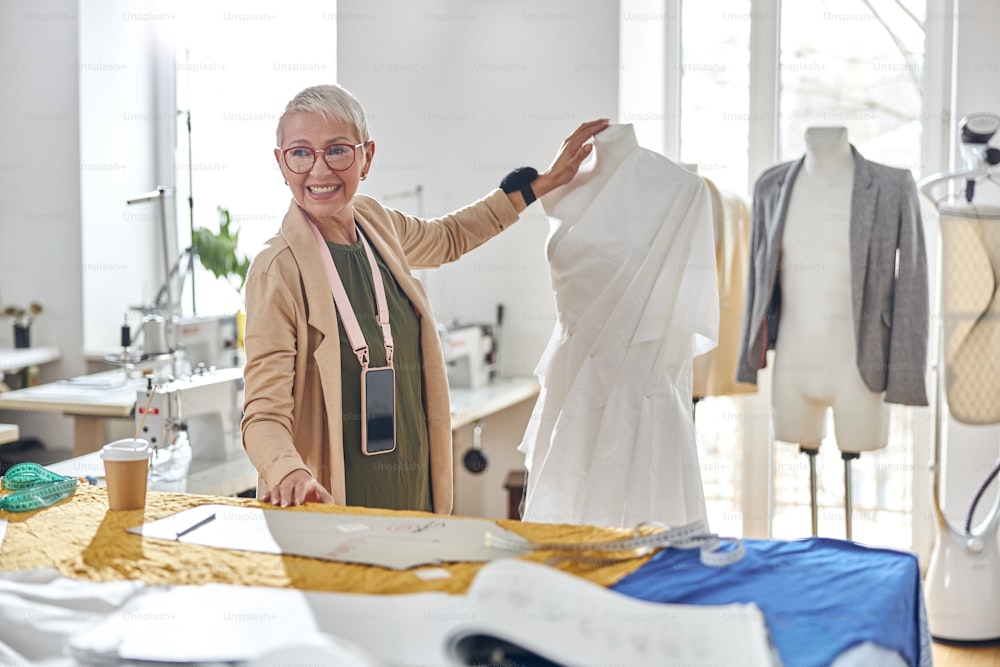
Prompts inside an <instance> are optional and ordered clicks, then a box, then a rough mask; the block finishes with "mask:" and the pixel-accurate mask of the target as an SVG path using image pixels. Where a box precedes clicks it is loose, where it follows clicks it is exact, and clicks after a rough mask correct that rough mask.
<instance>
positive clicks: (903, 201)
mask: <svg viewBox="0 0 1000 667" xmlns="http://www.w3.org/2000/svg"><path fill="white" fill-rule="evenodd" d="M851 150H852V151H853V153H854V189H853V192H852V195H851V226H850V229H851V232H850V233H851V240H850V245H851V293H852V302H853V305H854V333H855V340H856V341H857V346H858V353H857V362H858V370H859V371H860V373H861V379H862V380H864V383H865V384H866V385H867V386H868V388H869V389H871V390H872V391H875V392H883V391H884V392H885V401H886V402H887V403H901V404H904V405H927V389H926V386H925V381H924V375H925V371H926V365H927V332H928V328H929V323H928V297H927V257H926V252H925V249H924V233H923V223H922V221H921V219H920V205H919V201H918V199H917V187H916V184H915V183H914V182H913V177H912V176H911V175H910V172H909V171H906V170H903V169H895V168H893V167H887V166H885V165H881V164H878V163H875V162H870V161H868V160H866V159H865V158H863V157H862V156H861V154H860V153H858V151H857V150H856V149H855V148H854V147H853V146H852V147H851ZM804 160H805V158H801V159H799V160H795V161H792V162H783V163H781V164H778V165H775V166H773V167H771V168H770V169H768V170H767V171H765V172H764V173H763V174H762V175H761V177H760V178H759V179H757V183H756V185H755V186H754V197H753V213H752V218H751V223H750V224H751V232H750V267H749V270H748V273H747V282H746V289H747V292H746V302H745V305H744V311H743V326H742V332H741V335H740V354H739V365H738V367H737V371H736V379H737V380H739V381H741V382H751V383H754V384H756V382H757V371H758V370H759V369H761V368H763V367H764V366H765V352H766V350H770V349H774V345H775V342H776V341H777V339H778V323H779V321H780V319H781V275H780V274H781V271H780V267H781V244H782V234H783V233H784V230H785V216H786V215H787V214H788V202H789V201H790V199H791V193H792V187H793V186H794V184H795V177H796V176H797V175H798V173H799V169H800V168H801V167H802V163H803V162H804ZM897 253H898V256H897ZM897 261H898V264H897ZM765 345H766V348H765Z"/></svg>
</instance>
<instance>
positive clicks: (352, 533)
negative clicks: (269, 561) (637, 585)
mask: <svg viewBox="0 0 1000 667" xmlns="http://www.w3.org/2000/svg"><path fill="white" fill-rule="evenodd" d="M213 516H214V518H210V517H213ZM199 524H201V525H199ZM195 526H197V527H195ZM128 530H129V532H132V533H136V534H138V535H142V536H143V537H150V538H156V539H163V540H171V541H180V542H187V543H190V544H201V545H204V546H210V547H218V548H221V549H235V550H237V551H257V552H261V553H272V554H286V555H290V556H308V557H311V558H319V559H322V560H336V561H343V562H348V563H360V564H364V565H379V566H382V567H388V568H392V569H396V570H405V569H408V568H411V567H416V566H418V565H430V564H437V563H444V562H457V561H480V562H482V561H490V560H494V559H496V558H509V557H510V556H512V555H516V553H517V552H511V551H508V550H505V549H498V548H494V547H488V546H486V533H487V532H489V533H492V534H494V535H498V536H501V537H503V538H505V539H508V540H513V541H515V542H522V543H524V544H527V540H525V539H524V538H523V537H521V536H519V535H517V534H515V533H512V532H510V531H508V530H504V529H502V528H500V527H499V526H497V524H496V523H494V522H493V521H490V520H485V519H453V518H444V517H442V518H437V517H426V518H425V517H388V516H364V515H355V514H325V513H317V512H293V511H288V510H281V509H273V510H269V509H268V510H265V509H258V508H254V507H232V506H228V505H201V506H199V507H195V508H192V509H189V510H185V511H184V512H178V513H177V514H174V515H172V516H169V517H166V518H164V519H160V520H158V521H153V522H150V523H147V524H143V525H141V526H135V527H133V528H129V529H128Z"/></svg>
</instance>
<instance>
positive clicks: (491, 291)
mask: <svg viewBox="0 0 1000 667" xmlns="http://www.w3.org/2000/svg"><path fill="white" fill-rule="evenodd" d="M338 4H339V9H338V13H339V17H340V21H339V23H338V54H337V62H338V79H339V82H340V83H341V84H342V85H343V86H345V87H346V88H347V89H348V90H350V91H351V92H353V93H354V94H355V95H356V96H357V97H358V99H359V100H361V102H362V104H364V105H365V107H366V109H367V111H368V113H369V118H370V123H371V128H372V134H373V137H374V139H375V142H376V154H375V163H374V167H373V169H372V171H371V174H370V177H369V179H368V180H367V181H366V182H365V183H364V184H363V185H362V191H363V192H364V193H366V194H371V195H373V196H375V197H376V198H383V199H384V200H385V203H386V204H387V205H391V206H395V207H396V208H399V209H401V210H405V211H408V212H418V211H417V208H418V202H417V200H416V198H415V197H412V196H403V197H399V198H391V197H390V198H386V195H391V194H394V193H404V192H407V191H412V190H413V189H414V188H415V186H418V185H420V186H422V187H423V193H424V198H423V211H422V212H423V213H424V214H425V215H427V216H432V215H436V214H442V213H446V212H448V211H451V210H453V209H455V208H458V207H460V206H462V205H464V204H467V203H469V202H471V201H473V200H475V199H477V198H479V197H480V196H483V195H485V194H486V193H488V192H489V191H490V190H491V189H492V188H495V187H496V186H497V184H498V183H499V182H500V179H501V178H502V177H503V175H504V174H506V173H507V172H508V171H510V170H511V169H513V168H514V167H518V166H522V165H533V166H535V167H536V168H538V169H539V170H541V169H543V168H545V167H546V166H547V165H548V164H549V162H550V161H551V160H552V158H553V157H554V155H555V153H556V151H557V149H558V147H559V145H560V144H561V143H562V140H563V139H564V138H565V137H567V136H568V135H569V134H570V133H571V132H572V131H573V130H574V129H575V128H576V127H577V126H578V125H579V124H580V123H582V122H584V121H587V120H590V119H593V118H599V117H601V116H606V117H609V118H611V119H616V118H617V101H618V79H619V60H618V18H619V9H618V2H617V0H601V1H599V2H587V3H579V2H574V1H573V0H552V1H550V2H545V3H538V2H532V1H530V0H513V1H511V2H502V3H497V2H486V1H477V2H469V1H468V0H428V1H423V2H413V3H403V2H395V1H393V0H374V1H369V0H340V2H339V3H338ZM547 233H548V224H547V222H546V219H545V217H544V215H543V213H542V210H541V207H540V206H539V205H538V204H535V205H533V206H532V207H531V208H530V209H529V210H528V211H527V212H526V213H525V214H524V215H523V216H522V219H521V221H520V222H519V223H518V224H516V225H515V226H514V227H512V228H511V229H510V230H508V231H506V232H504V233H503V234H501V235H500V236H498V237H496V238H495V239H493V240H491V241H490V242H488V243H487V244H485V245H484V246H482V247H481V248H479V249H477V250H475V251H473V252H472V253H470V254H469V255H467V256H465V257H464V258H462V259H461V260H460V261H458V262H456V263H455V264H453V265H450V266H446V267H442V268H441V269H437V270H434V271H428V272H426V273H425V275H424V276H423V279H424V283H425V285H426V287H427V289H428V293H429V295H430V297H431V301H432V302H433V304H434V309H435V314H436V315H437V318H438V320H439V321H440V322H441V323H450V322H451V321H452V320H454V319H458V320H461V321H463V322H491V321H493V320H494V317H495V310H496V305H497V303H498V302H499V303H503V304H504V306H505V309H506V310H505V319H504V326H503V332H502V341H501V348H500V363H501V372H502V374H505V375H525V374H530V373H531V372H532V371H533V369H534V366H535V363H536V362H537V361H538V358H539V356H540V354H541V352H542V350H543V349H544V347H545V343H546V341H547V340H548V337H549V335H550V334H551V332H552V328H553V324H554V305H553V300H552V294H551V290H550V289H549V276H548V267H547V264H546V261H545V255H544V244H545V238H546V235H547Z"/></svg>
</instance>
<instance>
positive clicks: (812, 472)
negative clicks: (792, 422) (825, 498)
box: [799, 445, 819, 537]
mask: <svg viewBox="0 0 1000 667" xmlns="http://www.w3.org/2000/svg"><path fill="white" fill-rule="evenodd" d="M799 451H800V452H801V453H803V454H805V455H806V456H808V457H809V509H810V517H811V519H812V534H813V537H816V536H817V535H819V501H818V500H817V497H816V496H817V487H818V485H817V482H816V455H817V454H819V450H818V449H813V448H810V447H806V446H804V445H799Z"/></svg>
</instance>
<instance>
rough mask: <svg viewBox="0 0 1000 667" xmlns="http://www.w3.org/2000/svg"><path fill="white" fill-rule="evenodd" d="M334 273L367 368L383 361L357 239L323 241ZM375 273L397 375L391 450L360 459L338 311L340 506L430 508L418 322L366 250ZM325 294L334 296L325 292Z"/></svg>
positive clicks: (348, 356)
mask: <svg viewBox="0 0 1000 667" xmlns="http://www.w3.org/2000/svg"><path fill="white" fill-rule="evenodd" d="M327 246H329V248H330V254H331V255H332V256H333V263H334V265H335V266H336V267H337V273H338V274H340V279H341V281H343V283H344V289H345V290H346V292H347V296H348V298H349V299H350V300H351V306H352V307H353V308H354V313H355V315H356V316H357V318H358V325H359V326H360V327H361V331H362V333H363V334H364V336H365V341H366V342H367V343H368V350H369V360H370V361H369V365H370V367H372V368H375V367H379V366H385V345H384V343H383V340H382V328H381V327H380V326H379V324H378V321H377V319H376V308H375V287H374V285H373V283H372V277H371V267H370V266H369V264H368V257H367V255H366V253H365V248H364V245H362V243H361V240H360V239H358V242H357V243H355V244H353V245H341V244H337V243H327ZM372 252H373V253H374V254H375V261H376V263H377V264H378V268H379V270H380V271H381V273H382V282H383V284H384V285H385V298H386V302H387V303H388V306H389V324H390V328H391V329H392V340H393V345H394V348H393V364H392V365H393V368H394V369H395V374H396V449H395V450H394V451H392V452H390V453H388V454H376V455H373V456H365V454H363V453H362V451H361V364H360V363H359V362H358V358H357V357H356V356H355V355H354V350H353V348H352V347H351V342H350V340H349V339H348V337H347V332H346V331H345V329H344V323H343V320H342V319H341V317H340V312H339V311H338V312H337V323H338V329H339V330H340V386H341V392H342V395H343V414H344V479H345V482H346V485H347V504H348V505H355V506H363V507H381V508H385V509H394V510H423V511H427V512H430V511H433V501H432V500H431V483H430V450H429V444H428V438H427V424H426V422H425V418H424V401H423V392H422V390H421V384H420V378H421V372H420V370H421V363H422V362H421V359H420V319H419V317H418V316H417V313H416V311H415V310H414V309H413V304H411V303H410V299H409V298H408V297H407V296H406V294H405V293H404V292H403V290H402V289H400V287H399V284H398V283H397V282H396V279H395V277H394V276H393V275H392V273H391V272H390V271H389V269H388V268H386V266H385V264H384V263H383V261H382V258H381V257H380V256H379V254H378V251H377V250H375V248H374V247H373V248H372ZM331 298H333V297H332V296H331Z"/></svg>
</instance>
